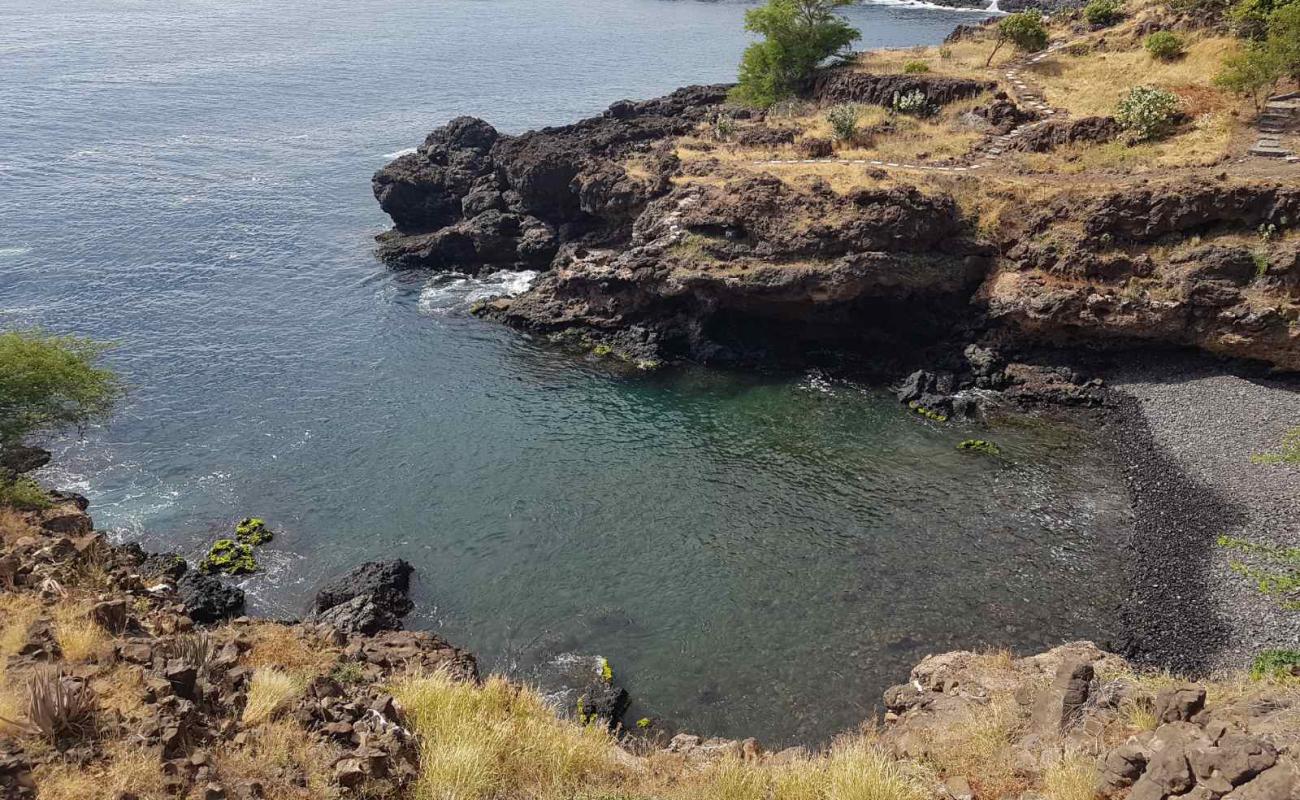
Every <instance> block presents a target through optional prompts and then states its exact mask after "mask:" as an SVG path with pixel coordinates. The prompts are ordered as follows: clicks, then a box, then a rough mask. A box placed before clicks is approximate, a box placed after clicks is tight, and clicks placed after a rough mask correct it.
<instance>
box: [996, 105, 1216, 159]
mask: <svg viewBox="0 0 1300 800" xmlns="http://www.w3.org/2000/svg"><path fill="white" fill-rule="evenodd" d="M1238 127H1239V123H1237V122H1236V121H1234V118H1233V117H1231V116H1230V115H1229V114H1227V113H1225V112H1222V111H1211V112H1206V113H1204V114H1201V115H1200V116H1197V117H1195V118H1194V119H1193V120H1192V121H1191V122H1190V123H1188V124H1187V125H1185V126H1184V127H1183V128H1182V129H1180V130H1179V131H1178V132H1176V133H1174V134H1173V135H1171V136H1169V137H1168V138H1165V139H1160V140H1158V141H1153V142H1141V143H1139V144H1134V145H1129V144H1125V143H1124V142H1123V141H1114V142H1107V143H1105V144H1079V145H1070V146H1067V147H1061V148H1058V149H1057V150H1054V151H1052V152H1050V153H1021V154H1015V155H1014V156H1013V158H1014V159H1015V161H1016V163H1018V164H1019V165H1020V166H1021V167H1022V168H1023V169H1025V170H1027V171H1031V172H1036V173H1044V174H1053V173H1055V174H1063V175H1077V174H1080V173H1085V172H1091V171H1094V170H1123V171H1124V172H1125V173H1126V174H1133V173H1140V172H1151V171H1157V170H1163V169H1169V168H1172V167H1206V166H1212V165H1214V164H1216V163H1218V162H1219V161H1221V160H1222V159H1223V158H1224V156H1226V155H1227V154H1228V152H1229V151H1230V149H1231V147H1232V144H1233V139H1234V136H1235V134H1236V132H1237V129H1238Z"/></svg>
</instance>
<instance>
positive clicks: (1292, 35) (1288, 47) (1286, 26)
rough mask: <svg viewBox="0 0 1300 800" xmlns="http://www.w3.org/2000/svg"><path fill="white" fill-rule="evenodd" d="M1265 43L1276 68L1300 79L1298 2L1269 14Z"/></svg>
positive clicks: (1299, 5)
mask: <svg viewBox="0 0 1300 800" xmlns="http://www.w3.org/2000/svg"><path fill="white" fill-rule="evenodd" d="M1265 44H1266V46H1267V47H1268V50H1269V52H1270V53H1272V55H1273V58H1274V60H1275V61H1276V62H1277V68H1278V69H1279V70H1280V71H1281V72H1282V73H1283V74H1286V75H1290V76H1291V79H1292V80H1294V81H1300V3H1292V4H1291V5H1288V6H1282V7H1281V8H1278V9H1276V10H1274V11H1273V13H1272V14H1270V15H1269V17H1268V38H1267V40H1266V43H1265Z"/></svg>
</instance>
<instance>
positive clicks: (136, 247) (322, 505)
mask: <svg viewBox="0 0 1300 800" xmlns="http://www.w3.org/2000/svg"><path fill="white" fill-rule="evenodd" d="M745 8H747V5H746V4H745V3H728V2H695V1H694V0H549V2H537V1H536V0H419V1H418V2H417V1H416V0H376V1H375V2H366V3H357V2H355V0H354V1H353V2H348V3H342V2H337V0H317V1H315V2H311V3H306V2H301V1H300V0H283V1H281V2H265V0H177V1H176V2H171V3H165V4H160V3H156V2H143V1H142V0H62V1H61V2H59V3H55V4H51V3H47V2H37V0H8V1H7V2H6V3H4V4H3V5H0V76H2V79H0V108H3V109H4V113H3V114H0V142H2V143H3V147H0V325H5V326H9V325H43V326H46V327H48V328H50V329H52V330H57V331H61V332H76V333H80V334H84V335H89V336H94V337H96V338H99V339H107V340H112V341H114V342H116V343H117V347H116V349H115V351H114V352H113V353H112V355H111V360H112V363H113V365H114V366H115V367H116V368H117V369H119V370H121V372H122V373H123V374H124V376H125V378H126V380H127V381H128V382H129V384H130V395H129V398H128V399H127V401H126V402H125V404H124V405H123V407H122V409H121V412H120V413H119V414H118V415H117V417H116V418H115V419H114V420H113V422H112V424H110V425H108V426H106V427H101V428H96V429H93V430H90V431H88V432H87V434H86V436H85V437H84V438H80V439H77V438H70V439H67V440H64V441H61V442H59V443H57V445H58V446H57V448H56V449H57V462H56V465H55V466H54V467H52V468H50V469H49V470H47V473H46V475H45V476H44V477H45V478H46V479H47V480H49V481H50V482H53V483H57V484H60V485H62V486H64V487H67V488H72V489H76V490H79V491H82V492H84V493H86V494H87V495H89V496H90V497H91V498H92V501H93V503H94V506H93V509H92V510H93V512H94V514H95V518H96V521H97V523H98V524H99V525H100V526H102V527H104V528H107V529H110V530H112V531H113V532H114V534H115V535H116V536H119V537H122V538H125V539H137V540H140V541H142V542H143V543H144V544H146V545H147V546H149V547H153V548H158V549H163V548H165V549H174V550H178V551H180V552H183V553H185V554H187V555H190V556H194V555H198V554H200V553H201V552H202V551H203V549H204V547H205V546H206V545H207V544H208V543H210V542H211V541H212V539H213V538H214V537H215V536H217V535H218V534H219V533H220V532H222V531H225V530H228V529H229V528H230V527H231V526H232V524H233V522H234V521H235V520H236V519H238V518H239V517H242V516H245V515H249V514H255V515H259V516H262V517H265V518H266V519H267V520H268V521H269V522H270V523H271V525H272V526H273V527H274V528H275V529H276V530H278V531H279V532H280V536H279V537H278V538H277V539H276V541H275V542H274V543H273V544H272V545H270V546H268V547H267V548H264V549H263V551H262V553H261V558H262V560H263V561H264V563H265V565H266V567H267V569H266V571H265V572H263V573H262V574H259V575H256V576H253V577H251V578H249V579H247V580H246V581H244V582H243V585H244V586H245V588H246V589H247V590H248V591H249V592H250V596H251V598H252V603H253V605H254V606H255V608H257V609H258V610H259V611H262V612H265V613H272V614H283V615H295V614H299V613H301V612H302V610H303V609H304V607H305V605H306V603H307V601H308V599H309V598H310V595H311V592H312V590H313V588H314V587H315V586H316V585H317V584H318V583H319V582H320V581H321V580H323V579H324V578H326V577H328V576H329V575H331V574H333V573H336V572H338V571H340V570H342V569H345V568H347V567H350V566H352V565H354V564H356V563H358V562H360V561H363V560H365V559H370V558H376V557H385V556H401V557H404V558H407V559H409V560H411V561H412V562H413V563H415V564H416V566H417V568H418V570H419V573H418V586H417V590H416V591H417V600H418V602H419V608H418V610H417V611H416V613H415V614H414V615H413V617H412V618H411V620H410V623H411V624H412V625H415V626H420V627H427V628H430V629H433V630H436V631H438V632H440V633H442V634H443V635H445V636H446V637H448V638H449V639H451V640H452V641H454V642H456V643H458V644H460V645H463V646H466V647H469V648H471V649H473V650H474V651H476V652H477V653H478V654H479V656H480V659H481V661H482V663H483V666H484V668H485V670H486V669H500V670H507V671H513V672H514V673H515V674H518V675H521V676H523V677H528V676H532V675H539V674H545V667H546V665H547V664H550V663H553V662H555V661H557V660H559V661H564V660H565V659H566V658H571V657H572V656H573V654H585V655H591V654H602V655H605V656H606V657H608V658H609V659H610V661H611V662H612V664H613V667H614V670H615V673H616V675H617V676H618V678H619V680H620V682H622V683H623V684H625V685H626V686H627V687H628V688H629V689H630V691H631V692H632V694H633V697H634V699H635V701H636V704H637V709H636V711H635V714H636V716H641V715H650V716H654V717H656V718H659V719H662V720H664V722H665V724H668V725H673V726H680V727H684V728H688V729H691V730H694V731H697V732H702V733H708V734H720V735H755V736H759V737H761V738H763V739H765V740H766V741H767V742H769V743H773V744H776V743H783V742H790V741H824V740H825V739H826V738H827V737H829V736H830V735H831V734H833V733H834V732H836V731H838V730H842V729H845V728H848V727H851V726H853V725H854V724H856V723H857V722H859V721H860V720H861V719H863V718H864V717H866V716H869V715H870V714H871V713H872V711H873V709H874V708H875V704H876V702H877V701H878V698H879V695H880V692H881V690H882V689H883V688H884V687H885V686H887V685H888V684H890V683H894V682H898V681H900V680H902V679H903V678H904V677H905V676H906V672H907V669H908V667H909V665H910V664H911V663H913V662H914V661H915V660H917V659H918V658H920V657H921V656H922V655H924V654H925V653H927V652H937V651H941V650H944V649H949V648H953V647H982V646H1008V647H1012V648H1016V649H1019V650H1034V649H1035V648H1040V647H1043V646H1047V645H1050V644H1054V643H1057V642H1060V641H1063V640H1066V639H1070V638H1075V637H1080V636H1097V637H1105V636H1106V635H1108V634H1109V628H1108V626H1109V624H1110V617H1109V614H1110V610H1111V605H1112V603H1113V602H1114V600H1115V593H1116V592H1117V586H1116V578H1115V576H1116V569H1117V567H1116V565H1115V559H1114V551H1115V550H1116V548H1117V547H1118V543H1119V542H1120V541H1121V539H1122V535H1123V532H1124V530H1125V526H1126V525H1127V524H1128V517H1127V510H1126V508H1127V506H1126V502H1125V498H1124V495H1123V491H1122V489H1121V488H1120V486H1119V484H1118V482H1117V480H1116V479H1115V477H1114V475H1113V474H1112V473H1111V472H1110V470H1109V468H1108V467H1107V465H1106V464H1105V462H1104V460H1103V459H1102V458H1101V457H1100V455H1098V454H1097V452H1096V451H1095V450H1094V449H1093V448H1091V447H1090V446H1088V441H1089V439H1088V434H1087V432H1086V431H1083V430H1075V429H1073V428H1071V427H1070V426H1068V425H1066V426H1062V425H1054V424H1034V425H1007V426H1002V427H999V428H998V429H996V430H994V431H992V432H985V431H976V430H974V429H969V428H965V427H962V426H939V425H935V424H933V423H930V422H927V421H925V420H922V419H920V418H918V417H916V416H914V415H909V413H908V412H907V411H906V410H905V409H903V408H900V407H899V406H898V405H897V404H896V403H894V402H893V401H892V400H891V399H890V398H889V397H888V396H887V395H886V394H885V393H883V392H881V391H880V390H877V389H872V388H869V387H862V386H857V385H854V384H851V383H846V382H843V381H839V380H834V379H831V378H829V377H827V376H825V375H822V374H818V373H810V374H805V375H735V374H727V373H718V372H709V371H704V370H680V371H674V372H670V373H664V374H659V375H653V376H646V377H638V378H630V377H626V376H619V375H611V374H609V373H607V372H606V371H604V370H603V369H602V368H601V366H600V365H599V364H598V363H590V362H584V361H581V360H575V359H573V358H571V357H569V356H566V355H563V354H559V353H555V352H552V351H550V350H548V349H547V348H546V347H544V346H542V345H540V344H538V343H536V342H533V341H530V340H528V339H527V338H525V337H522V336H520V335H518V334H516V333H514V332H511V331H508V330H505V329H502V328H500V327H497V326H495V325H493V324H490V323H486V322H482V321H479V320H476V319H474V318H472V317H470V316H468V315H467V314H466V312H465V309H466V306H467V305H468V304H469V303H470V302H472V301H473V300H474V299H475V298H476V297H479V296H482V295H483V294H484V293H496V292H506V291H518V290H521V289H522V288H524V287H526V286H527V283H528V281H529V279H530V277H531V276H529V275H527V274H518V273H505V274H497V275H491V276H485V277H483V278H482V279H475V280H471V279H467V278H465V277H462V276H437V275H428V274H420V273H408V274H391V273H389V272H387V271H386V270H385V269H384V268H383V267H382V266H381V265H380V264H379V263H378V262H377V261H376V260H375V258H374V256H373V254H372V237H373V235H374V234H376V233H378V232H380V231H381V230H383V229H384V227H385V225H386V219H385V218H384V216H383V215H382V214H381V213H380V211H379V210H378V208H377V207H376V205H375V203H374V201H373V199H372V197H371V195H370V186H369V179H370V175H371V173H372V172H373V171H374V170H375V169H376V168H378V167H379V166H380V165H382V164H383V163H384V162H385V160H387V159H388V158H391V157H392V155H393V154H394V153H396V152H398V151H400V150H401V149H403V148H405V147H409V146H411V145H413V144H415V143H417V142H418V141H419V140H420V139H422V137H423V136H424V135H425V134H426V133H427V132H428V130H429V129H431V128H433V127H434V126H436V125H438V124H440V123H441V122H443V121H445V120H446V119H448V118H450V117H453V116H456V115H459V114H476V115H480V116H483V117H485V118H486V119H488V120H490V121H491V122H493V123H494V124H496V125H497V126H499V127H500V128H501V129H502V130H504V131H507V132H518V131H522V130H524V129H527V128H529V127H533V126H538V125H544V124H557V123H562V122H565V121H568V120H571V119H575V118H577V117H580V116H584V115H589V114H593V113H597V112H599V111H600V110H601V109H602V108H604V107H605V106H606V105H608V104H609V103H610V102H612V101H614V100H617V99H620V98H624V97H648V96H654V95H656V94H661V93H664V92H666V91H669V90H671V89H673V88H674V87H676V86H678V85H681V84H685V83H692V82H711V81H718V80H726V79H728V78H729V77H731V75H732V74H733V72H734V67H735V64H736V62H737V59H738V57H739V54H740V51H741V49H742V48H743V46H744V44H745V42H746V37H745V35H744V33H743V31H742V30H741V17H742V14H743V12H744V10H745ZM850 13H851V15H852V16H853V18H854V19H855V20H856V21H857V22H858V23H859V24H860V26H861V27H862V29H863V31H864V41H863V45H864V46H883V45H888V46H904V45H912V44H919V43H931V42H936V41H939V40H940V39H941V38H942V37H943V36H944V35H945V34H946V33H947V32H948V31H949V30H950V29H951V28H952V27H953V26H954V25H955V24H956V23H958V22H961V21H968V20H971V19H977V18H978V14H972V13H970V12H956V11H945V10H937V9H933V8H927V7H924V6H921V5H908V4H903V3H891V4H889V5H883V4H877V5H864V6H861V7H857V8H854V9H852V10H851V12H850ZM970 435H981V436H989V437H991V438H994V439H996V440H997V441H999V442H1000V443H1001V444H1002V445H1003V447H1004V450H1005V457H1004V458H1003V459H1000V460H994V459H987V458H980V457H978V456H972V455H970V454H963V453H958V452H957V451H956V450H955V449H954V445H955V444H956V443H957V442H958V441H960V440H961V439H962V438H966V437H967V436H970Z"/></svg>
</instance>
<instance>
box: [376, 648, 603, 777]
mask: <svg viewBox="0 0 1300 800" xmlns="http://www.w3.org/2000/svg"><path fill="white" fill-rule="evenodd" d="M394 696H395V697H396V698H397V699H398V701H399V702H400V703H401V704H402V705H403V706H404V707H405V709H406V711H407V714H408V718H409V719H410V720H411V722H412V725H413V726H414V728H415V730H416V731H417V732H418V733H419V734H420V735H421V737H422V739H423V749H422V752H421V763H420V768H421V776H420V785H419V791H418V792H417V794H418V795H419V796H420V797H423V798H438V799H439V800H478V799H479V798H484V799H486V798H494V797H553V796H557V795H565V794H566V793H567V794H572V792H573V791H574V790H576V788H577V787H578V786H579V785H580V784H586V783H591V782H596V783H601V784H604V783H612V782H616V781H617V780H618V778H620V777H622V773H623V771H624V770H623V768H622V767H621V766H620V763H619V761H618V759H617V758H616V756H617V753H616V752H615V749H616V745H615V744H614V741H613V739H612V738H611V736H610V735H609V734H608V733H607V732H606V731H604V730H602V729H600V728H598V727H596V726H578V725H575V724H572V723H569V722H565V721H563V720H560V719H559V718H557V717H556V716H555V714H554V712H553V711H552V710H551V708H549V707H548V706H547V705H546V703H545V702H544V701H543V700H542V698H541V695H539V694H538V693H536V692H534V691H532V690H529V689H527V688H523V687H518V686H514V685H512V684H510V683H508V682H507V681H506V680H505V679H504V678H501V677H492V678H489V679H488V680H487V681H485V682H484V683H483V685H482V686H476V685H474V684H471V683H465V682H461V681H457V680H455V679H453V678H451V677H450V676H448V675H446V674H444V673H435V674H433V675H429V676H425V677H414V678H410V679H407V680H404V681H402V682H400V683H399V684H397V685H396V686H395V687H394Z"/></svg>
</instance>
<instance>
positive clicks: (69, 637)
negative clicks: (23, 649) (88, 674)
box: [54, 603, 113, 664]
mask: <svg viewBox="0 0 1300 800" xmlns="http://www.w3.org/2000/svg"><path fill="white" fill-rule="evenodd" d="M89 610H90V608H89V606H88V605H87V604H83V603H74V604H63V605H60V606H59V607H58V608H56V609H55V611H54V639H55V641H57V642H58V644H59V650H60V651H61V652H62V653H63V659H64V660H65V661H69V662H72V663H74V664H76V663H84V662H88V661H100V660H102V659H105V658H107V657H108V656H109V655H110V654H111V653H112V650H113V640H112V638H111V637H110V636H109V635H108V634H107V633H106V632H105V631H104V629H103V628H101V627H100V626H99V625H98V624H96V623H95V621H94V620H92V619H91V618H90V617H89V616H88V612H89Z"/></svg>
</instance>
